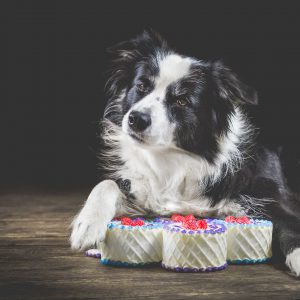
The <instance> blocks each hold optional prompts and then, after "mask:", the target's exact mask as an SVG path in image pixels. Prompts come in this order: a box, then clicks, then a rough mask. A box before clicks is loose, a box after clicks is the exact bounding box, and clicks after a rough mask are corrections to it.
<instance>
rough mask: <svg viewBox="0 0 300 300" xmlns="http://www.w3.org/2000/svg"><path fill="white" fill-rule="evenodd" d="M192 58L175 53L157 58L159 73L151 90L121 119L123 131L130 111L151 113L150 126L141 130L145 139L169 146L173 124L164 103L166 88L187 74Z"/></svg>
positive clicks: (152, 142) (126, 127)
mask: <svg viewBox="0 0 300 300" xmlns="http://www.w3.org/2000/svg"><path fill="white" fill-rule="evenodd" d="M192 63H193V60H192V59H191V58H187V57H181V56H180V55H177V54H169V55H167V56H164V57H162V58H160V59H159V60H158V67H159V74H158V76H157V77H156V78H155V81H154V89H153V91H152V92H151V93H150V94H148V95H147V96H145V97H144V98H143V99H142V100H140V101H139V102H137V103H136V104H135V105H133V107H132V108H131V109H130V110H129V111H128V112H127V114H126V115H125V116H124V119H123V126H122V127H123V131H124V132H126V133H128V125H127V124H128V116H129V114H130V112H131V111H134V110H135V111H140V112H144V113H149V114H150V115H151V126H150V127H149V128H147V129H146V130H145V132H143V137H144V139H145V141H146V142H147V143H149V144H152V145H159V146H170V145H171V144H172V141H173V132H174V128H175V124H173V123H171V122H170V121H169V119H168V116H167V112H166V106H165V105H164V102H165V96H166V91H167V88H168V86H169V85H170V84H172V83H175V82H177V81H178V80H180V79H181V78H183V77H185V76H186V75H188V73H189V70H190V67H191V64H192Z"/></svg>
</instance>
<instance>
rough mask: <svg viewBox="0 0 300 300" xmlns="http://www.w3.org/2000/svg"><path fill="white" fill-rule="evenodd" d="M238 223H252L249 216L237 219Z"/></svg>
mask: <svg viewBox="0 0 300 300" xmlns="http://www.w3.org/2000/svg"><path fill="white" fill-rule="evenodd" d="M236 222H237V223H238V224H250V220H249V218H247V217H240V218H237V219H236Z"/></svg>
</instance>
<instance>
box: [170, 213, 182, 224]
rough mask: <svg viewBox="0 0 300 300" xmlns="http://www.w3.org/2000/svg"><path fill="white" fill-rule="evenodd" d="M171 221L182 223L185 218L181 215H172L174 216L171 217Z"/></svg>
mask: <svg viewBox="0 0 300 300" xmlns="http://www.w3.org/2000/svg"><path fill="white" fill-rule="evenodd" d="M171 220H172V221H174V222H184V221H185V218H184V216H182V215H179V214H174V215H172V217H171Z"/></svg>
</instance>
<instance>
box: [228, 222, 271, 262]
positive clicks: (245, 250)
mask: <svg viewBox="0 0 300 300" xmlns="http://www.w3.org/2000/svg"><path fill="white" fill-rule="evenodd" d="M225 221H226V225H227V229H228V235H227V236H228V238H227V244H228V253H227V260H228V262H229V263H232V264H254V263H262V262H266V261H268V260H270V258H271V256H272V232H273V224H272V222H270V221H267V220H258V219H248V218H247V217H241V218H235V217H227V218H226V219H225Z"/></svg>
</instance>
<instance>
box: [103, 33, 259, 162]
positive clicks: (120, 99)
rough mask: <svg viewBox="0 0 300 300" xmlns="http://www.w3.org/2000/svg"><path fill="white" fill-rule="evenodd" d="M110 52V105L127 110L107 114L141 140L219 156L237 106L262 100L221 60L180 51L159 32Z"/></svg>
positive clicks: (149, 143) (205, 154) (127, 132)
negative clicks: (258, 99) (203, 58)
mask: <svg viewBox="0 0 300 300" xmlns="http://www.w3.org/2000/svg"><path fill="white" fill-rule="evenodd" d="M109 51H110V52H111V53H112V55H113V70H112V76H111V79H110V80H109V82H108V87H109V90H110V92H111V93H112V97H111V100H110V101H111V103H110V107H114V103H118V104H119V105H118V109H119V110H121V111H118V112H116V111H115V112H113V110H111V109H109V113H108V114H107V115H109V114H110V115H111V117H112V119H114V120H115V121H116V122H117V123H119V125H120V126H122V130H123V132H124V133H126V134H127V135H129V136H130V137H131V138H132V139H133V140H134V141H135V142H136V143H140V144H142V145H146V146H151V147H165V148H169V147H177V148H180V149H183V150H187V151H190V152H193V153H196V154H198V155H203V156H205V157H206V158H207V159H213V155H214V153H216V152H217V151H218V148H219V143H218V140H219V138H220V137H221V136H222V135H224V134H227V132H228V130H230V125H231V124H230V123H231V117H232V115H234V114H235V111H236V108H237V107H238V106H241V105H246V104H256V103H257V96H256V93H255V91H254V90H252V89H251V88H250V87H248V86H247V85H245V84H243V83H242V82H241V81H240V80H239V79H238V78H237V76H236V75H235V74H234V73H232V72H231V71H230V70H229V69H228V68H227V67H225V66H224V65H223V64H222V63H221V62H214V63H211V62H204V61H201V60H198V59H195V58H191V57H187V56H183V55H179V54H177V53H175V52H174V51H173V50H171V49H170V48H169V47H168V45H167V43H166V42H165V41H164V40H163V39H162V38H161V37H160V36H158V35H157V34H155V33H153V32H144V33H143V34H142V35H140V36H138V37H137V38H135V39H132V40H129V41H127V42H123V43H120V44H118V45H116V46H114V47H112V48H110V49H109ZM114 113H116V114H117V115H118V117H119V118H115V116H114V115H113V114H114Z"/></svg>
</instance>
